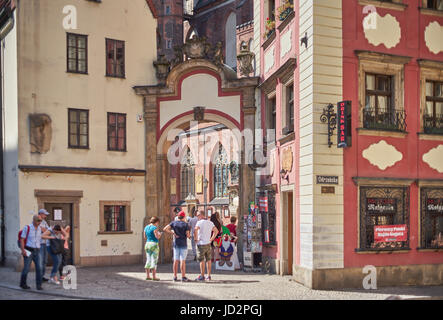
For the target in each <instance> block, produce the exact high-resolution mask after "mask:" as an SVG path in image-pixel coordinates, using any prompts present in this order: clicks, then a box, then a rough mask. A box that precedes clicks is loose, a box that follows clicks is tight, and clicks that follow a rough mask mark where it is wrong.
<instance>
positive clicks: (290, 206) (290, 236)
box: [287, 192, 294, 275]
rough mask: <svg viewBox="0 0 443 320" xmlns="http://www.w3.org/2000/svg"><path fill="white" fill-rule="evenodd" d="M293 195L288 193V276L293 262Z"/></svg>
mask: <svg viewBox="0 0 443 320" xmlns="http://www.w3.org/2000/svg"><path fill="white" fill-rule="evenodd" d="M293 201H294V200H293V194H292V192H289V193H288V207H287V208H288V274H289V275H292V264H293V261H294V257H293V252H294V232H293V218H292V217H293V212H292V211H293Z"/></svg>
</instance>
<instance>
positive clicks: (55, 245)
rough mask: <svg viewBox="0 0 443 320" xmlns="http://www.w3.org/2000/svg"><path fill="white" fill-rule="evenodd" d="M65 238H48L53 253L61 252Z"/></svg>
mask: <svg viewBox="0 0 443 320" xmlns="http://www.w3.org/2000/svg"><path fill="white" fill-rule="evenodd" d="M64 243H65V240H62V239H50V240H49V245H50V247H51V251H52V253H53V254H60V253H62V252H63V248H64Z"/></svg>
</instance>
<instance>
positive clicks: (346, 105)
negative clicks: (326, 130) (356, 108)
mask: <svg viewBox="0 0 443 320" xmlns="http://www.w3.org/2000/svg"><path fill="white" fill-rule="evenodd" d="M351 107H352V102H351V101H342V102H339V103H338V107H337V122H338V124H337V133H338V136H337V148H346V147H350V146H351V110H352V108H351Z"/></svg>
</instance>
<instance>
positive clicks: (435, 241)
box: [420, 188, 443, 249]
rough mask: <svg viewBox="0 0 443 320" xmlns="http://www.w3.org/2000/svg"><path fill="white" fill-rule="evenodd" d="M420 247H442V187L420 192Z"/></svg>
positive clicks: (423, 189)
mask: <svg viewBox="0 0 443 320" xmlns="http://www.w3.org/2000/svg"><path fill="white" fill-rule="evenodd" d="M420 202H421V206H420V216H421V223H420V226H421V237H420V238H421V247H422V248H426V249H433V248H440V249H443V188H422V189H421V192H420Z"/></svg>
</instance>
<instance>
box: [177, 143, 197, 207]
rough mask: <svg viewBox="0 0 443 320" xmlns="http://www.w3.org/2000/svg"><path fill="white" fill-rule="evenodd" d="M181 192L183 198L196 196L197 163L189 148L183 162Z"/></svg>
mask: <svg viewBox="0 0 443 320" xmlns="http://www.w3.org/2000/svg"><path fill="white" fill-rule="evenodd" d="M180 194H181V199H182V200H184V199H186V198H188V197H189V196H191V197H195V163H194V159H193V157H192V153H191V150H190V149H189V148H187V150H186V153H185V155H184V157H183V160H182V162H181V169H180Z"/></svg>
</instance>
